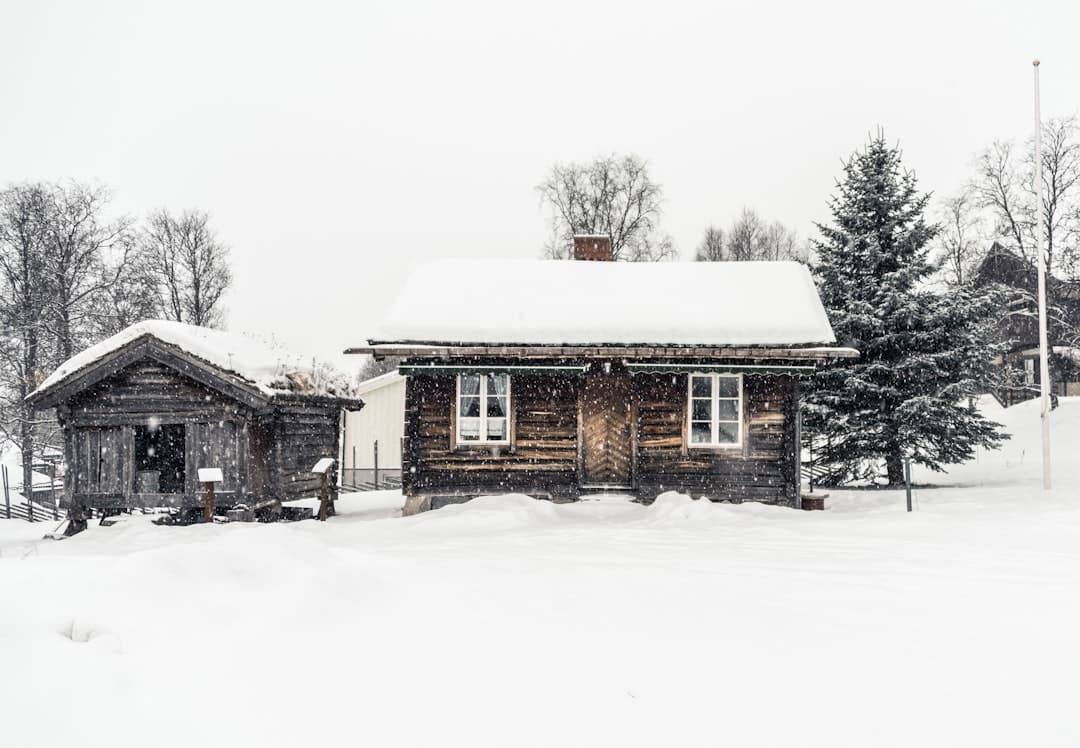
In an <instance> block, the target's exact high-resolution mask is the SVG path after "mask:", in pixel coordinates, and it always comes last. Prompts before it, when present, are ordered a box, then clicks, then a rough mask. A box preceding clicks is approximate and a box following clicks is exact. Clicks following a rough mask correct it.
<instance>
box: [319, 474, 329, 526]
mask: <svg viewBox="0 0 1080 748" xmlns="http://www.w3.org/2000/svg"><path fill="white" fill-rule="evenodd" d="M327 477H328V476H327V474H326V473H323V474H322V475H320V476H319V521H320V522H325V521H326V518H327V517H328V516H329V515H330V491H329V489H328V488H327V485H326V483H327V480H326V479H327Z"/></svg>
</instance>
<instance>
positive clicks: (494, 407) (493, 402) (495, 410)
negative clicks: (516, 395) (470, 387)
mask: <svg viewBox="0 0 1080 748" xmlns="http://www.w3.org/2000/svg"><path fill="white" fill-rule="evenodd" d="M487 414H488V418H501V417H503V416H505V415H506V397H505V396H504V397H490V396H489V397H488V399H487Z"/></svg>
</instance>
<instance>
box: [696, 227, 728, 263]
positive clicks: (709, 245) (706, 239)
mask: <svg viewBox="0 0 1080 748" xmlns="http://www.w3.org/2000/svg"><path fill="white" fill-rule="evenodd" d="M725 246H726V245H725V242H724V230H723V229H719V228H717V227H716V226H709V227H707V228H706V229H705V236H703V237H702V238H701V244H699V245H698V248H697V252H695V253H694V259H695V260H697V261H699V262H720V261H721V260H723V259H725V258H724V250H725Z"/></svg>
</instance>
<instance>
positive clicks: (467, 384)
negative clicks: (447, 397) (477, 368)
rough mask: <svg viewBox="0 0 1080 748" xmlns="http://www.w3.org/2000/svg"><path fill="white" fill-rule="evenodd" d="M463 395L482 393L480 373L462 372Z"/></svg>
mask: <svg viewBox="0 0 1080 748" xmlns="http://www.w3.org/2000/svg"><path fill="white" fill-rule="evenodd" d="M459 394H462V395H479V394H480V375H479V374H462V375H461V392H460V393H459Z"/></svg>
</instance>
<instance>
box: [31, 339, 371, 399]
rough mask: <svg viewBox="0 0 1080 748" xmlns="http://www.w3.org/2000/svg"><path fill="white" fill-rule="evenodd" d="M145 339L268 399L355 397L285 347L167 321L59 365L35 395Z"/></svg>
mask: <svg viewBox="0 0 1080 748" xmlns="http://www.w3.org/2000/svg"><path fill="white" fill-rule="evenodd" d="M144 335H149V336H152V337H154V338H156V339H157V340H159V341H161V342H162V343H165V344H167V345H171V346H175V347H176V348H179V349H180V350H182V351H184V352H186V353H189V354H191V355H193V356H196V357H198V358H201V359H202V360H204V361H206V362H207V363H210V364H213V365H214V366H216V367H217V368H219V369H221V370H223V371H226V372H230V373H232V374H235V375H236V376H238V377H240V378H241V379H244V380H247V381H248V382H249V383H251V384H252V385H254V386H255V387H257V388H258V389H260V390H261V391H262V392H263V393H264V394H267V395H274V394H278V393H282V392H301V393H305V394H327V395H342V396H349V387H350V386H349V384H348V383H347V382H346V381H345V380H344V378H343V377H341V376H340V375H335V374H334V373H333V372H331V371H329V370H328V369H327V368H326V367H318V366H316V365H315V364H314V363H313V362H312V361H311V360H310V359H307V360H305V359H304V357H302V356H300V355H298V354H294V353H290V352H288V351H286V350H285V349H284V348H281V347H280V346H277V345H272V344H268V343H266V342H264V341H262V340H259V339H257V338H254V337H251V336H248V335H241V334H238V333H229V332H224V331H222V330H213V329H210V328H207V327H197V326H195V325H187V324H183V323H181V322H170V321H165V320H146V321H144V322H138V323H136V324H134V325H131V326H130V327H128V328H126V329H124V330H121V331H120V332H119V333H117V334H116V335H113V336H112V337H111V338H107V339H106V340H103V341H101V342H100V343H97V344H96V345H92V346H90V347H89V348H87V349H86V350H84V351H82V352H81V353H77V354H76V355H74V356H72V357H71V358H70V359H68V360H67V361H65V362H64V363H62V364H61V365H60V366H58V367H57V368H56V370H55V371H54V372H53V373H52V374H50V375H49V376H48V378H46V379H45V381H44V382H42V383H41V385H39V386H38V388H37V389H36V390H35V391H34V393H33V394H38V393H41V392H44V391H45V390H48V389H49V388H51V387H52V386H54V385H56V384H57V383H59V382H60V381H62V380H64V379H66V378H67V377H69V376H71V375H72V374H75V373H77V372H79V371H80V370H82V369H85V368H86V367H88V366H90V365H91V364H94V363H96V362H97V361H99V360H101V359H102V358H104V357H105V356H107V355H109V354H110V353H112V352H114V351H116V350H119V349H120V348H122V347H124V346H125V345H127V344H128V343H131V342H132V341H135V340H137V339H139V338H141V337H143V336H144ZM31 396H33V395H31Z"/></svg>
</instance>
